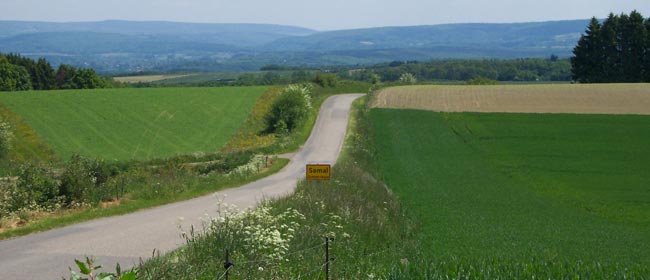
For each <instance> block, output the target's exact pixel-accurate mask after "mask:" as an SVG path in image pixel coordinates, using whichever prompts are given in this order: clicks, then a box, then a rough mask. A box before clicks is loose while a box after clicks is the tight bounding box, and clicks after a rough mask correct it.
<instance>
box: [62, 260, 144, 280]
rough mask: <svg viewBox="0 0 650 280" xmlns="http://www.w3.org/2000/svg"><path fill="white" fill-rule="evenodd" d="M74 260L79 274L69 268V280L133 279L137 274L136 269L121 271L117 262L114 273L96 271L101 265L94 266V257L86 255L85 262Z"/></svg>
mask: <svg viewBox="0 0 650 280" xmlns="http://www.w3.org/2000/svg"><path fill="white" fill-rule="evenodd" d="M74 262H75V263H76V264H77V267H78V268H79V273H81V275H79V273H77V272H75V271H74V270H72V268H70V280H135V279H136V275H137V271H135V270H130V271H127V272H123V271H122V268H121V267H120V264H119V263H118V264H117V266H116V267H115V273H110V272H100V273H96V272H97V270H99V269H101V268H102V266H101V265H98V266H95V259H93V258H89V257H86V262H82V261H80V260H77V259H75V260H74ZM82 275H86V276H87V277H83V276H82ZM64 280H65V278H64Z"/></svg>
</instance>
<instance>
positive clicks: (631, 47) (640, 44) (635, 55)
mask: <svg viewBox="0 0 650 280" xmlns="http://www.w3.org/2000/svg"><path fill="white" fill-rule="evenodd" d="M643 21H644V19H643V16H642V15H641V14H639V13H638V12H637V11H632V12H631V13H630V15H629V16H626V15H621V26H620V27H621V32H620V33H621V65H622V68H621V70H622V74H623V75H622V79H621V80H620V81H621V82H635V83H636V82H641V81H643V58H644V53H645V51H646V47H645V41H646V37H647V31H646V28H645V26H644V23H643Z"/></svg>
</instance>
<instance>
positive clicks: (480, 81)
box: [467, 76, 499, 85]
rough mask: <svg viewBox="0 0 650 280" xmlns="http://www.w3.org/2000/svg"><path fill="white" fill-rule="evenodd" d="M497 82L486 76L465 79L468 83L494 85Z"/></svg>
mask: <svg viewBox="0 0 650 280" xmlns="http://www.w3.org/2000/svg"><path fill="white" fill-rule="evenodd" d="M498 83H499V82H497V81H495V80H492V79H489V78H486V77H481V76H478V77H475V78H472V79H470V80H468V81H467V84H468V85H496V84H498Z"/></svg>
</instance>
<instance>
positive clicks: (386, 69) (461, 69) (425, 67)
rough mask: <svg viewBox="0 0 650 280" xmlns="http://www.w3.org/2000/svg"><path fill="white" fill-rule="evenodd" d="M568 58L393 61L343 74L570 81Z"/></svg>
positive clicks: (364, 78)
mask: <svg viewBox="0 0 650 280" xmlns="http://www.w3.org/2000/svg"><path fill="white" fill-rule="evenodd" d="M570 70H571V67H570V64H569V61H568V60H567V59H559V58H558V57H557V56H554V55H553V56H551V57H549V58H524V59H511V60H494V59H485V60H478V59H477V60H474V59H468V60H434V61H428V62H418V61H393V62H390V63H384V64H379V65H375V66H372V67H368V68H365V69H362V70H355V69H353V70H346V71H343V72H341V71H339V76H341V78H344V79H353V80H361V81H367V82H373V81H374V80H376V79H379V80H381V81H383V82H397V81H399V80H400V78H401V77H402V76H403V75H404V74H406V73H410V74H412V75H413V76H414V77H415V78H416V79H417V80H418V81H468V80H471V79H474V78H478V77H483V78H488V79H492V80H497V81H515V82H517V81H522V82H523V81H570V80H571V71H570Z"/></svg>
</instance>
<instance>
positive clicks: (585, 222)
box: [370, 109, 650, 279]
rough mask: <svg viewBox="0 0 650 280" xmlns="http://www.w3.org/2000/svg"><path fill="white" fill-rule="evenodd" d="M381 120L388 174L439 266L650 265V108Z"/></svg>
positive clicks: (374, 114) (382, 116) (376, 116)
mask: <svg viewBox="0 0 650 280" xmlns="http://www.w3.org/2000/svg"><path fill="white" fill-rule="evenodd" d="M370 118H371V121H372V123H373V130H372V131H374V135H373V137H372V138H373V139H375V141H374V144H375V145H376V147H375V148H376V151H377V158H376V165H377V166H375V167H376V169H377V171H378V172H377V173H378V174H381V176H383V178H381V179H383V180H384V181H385V182H386V183H387V184H388V185H389V186H390V187H391V189H392V190H393V191H394V192H395V194H396V195H397V197H398V198H399V200H400V201H401V202H402V203H403V205H404V207H405V208H406V210H407V212H408V214H409V216H411V217H412V218H413V219H414V221H415V222H416V223H417V224H418V228H419V232H420V234H421V237H420V239H421V241H422V244H423V246H422V248H421V250H422V253H423V254H425V255H426V256H427V257H426V258H427V260H429V261H431V262H434V264H433V265H430V267H429V268H422V267H420V269H424V270H430V271H433V272H430V273H431V274H429V275H445V273H447V275H457V274H458V273H459V271H463V269H465V271H474V272H477V271H478V272H480V273H485V272H486V271H487V272H490V271H491V272H492V273H493V274H492V277H490V276H489V274H488V275H487V276H486V275H483V276H480V275H478V276H477V278H488V279H489V278H493V277H497V276H498V275H501V276H504V277H506V278H509V277H515V278H517V275H519V277H524V276H525V275H528V276H527V277H530V275H540V274H542V275H556V277H558V276H562V277H567V275H573V274H571V272H572V271H573V272H578V273H577V274H578V275H591V276H592V277H595V278H600V277H604V276H603V275H609V276H610V277H611V275H618V277H622V273H624V272H625V271H626V269H628V268H629V269H630V270H631V271H634V269H638V268H639V267H646V268H647V267H648V264H650V242H648V241H649V240H650V176H648V174H650V146H649V145H648V143H650V129H648V128H649V126H650V117H648V116H632V115H618V116H613V115H564V114H500V113H490V114H481V113H434V112H427V111H415V110H391V109H373V110H372V111H371V112H370ZM435 260H438V263H435V262H436V261H435ZM601 265H602V267H601ZM472 267H473V268H472ZM503 267H507V268H506V269H505V270H500V269H502V268H503ZM461 268H463V269H461ZM511 268H514V270H511ZM436 269H443V270H444V269H448V271H446V272H445V271H443V272H442V273H443V274H436V273H440V271H438V272H436ZM527 269H528V270H529V273H528V274H527V273H526V270H527ZM554 269H559V270H558V271H559V272H557V274H553V272H552V271H553V270H554ZM504 271H505V272H504ZM531 271H532V273H530V272H531ZM549 271H550V272H549ZM603 271H609V272H611V273H609V274H607V273H605V272H603ZM612 271H614V272H612ZM637 271H638V270H637ZM645 271H646V273H647V270H645ZM592 272H599V273H600V272H602V273H603V274H598V273H596V274H589V273H592ZM585 273H586V274H585ZM507 275H510V276H507ZM522 275H524V276H522ZM599 275H600V276H599ZM646 276H647V275H646ZM461 278H462V277H461ZM470 278H471V277H470ZM587 278H589V277H587Z"/></svg>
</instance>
